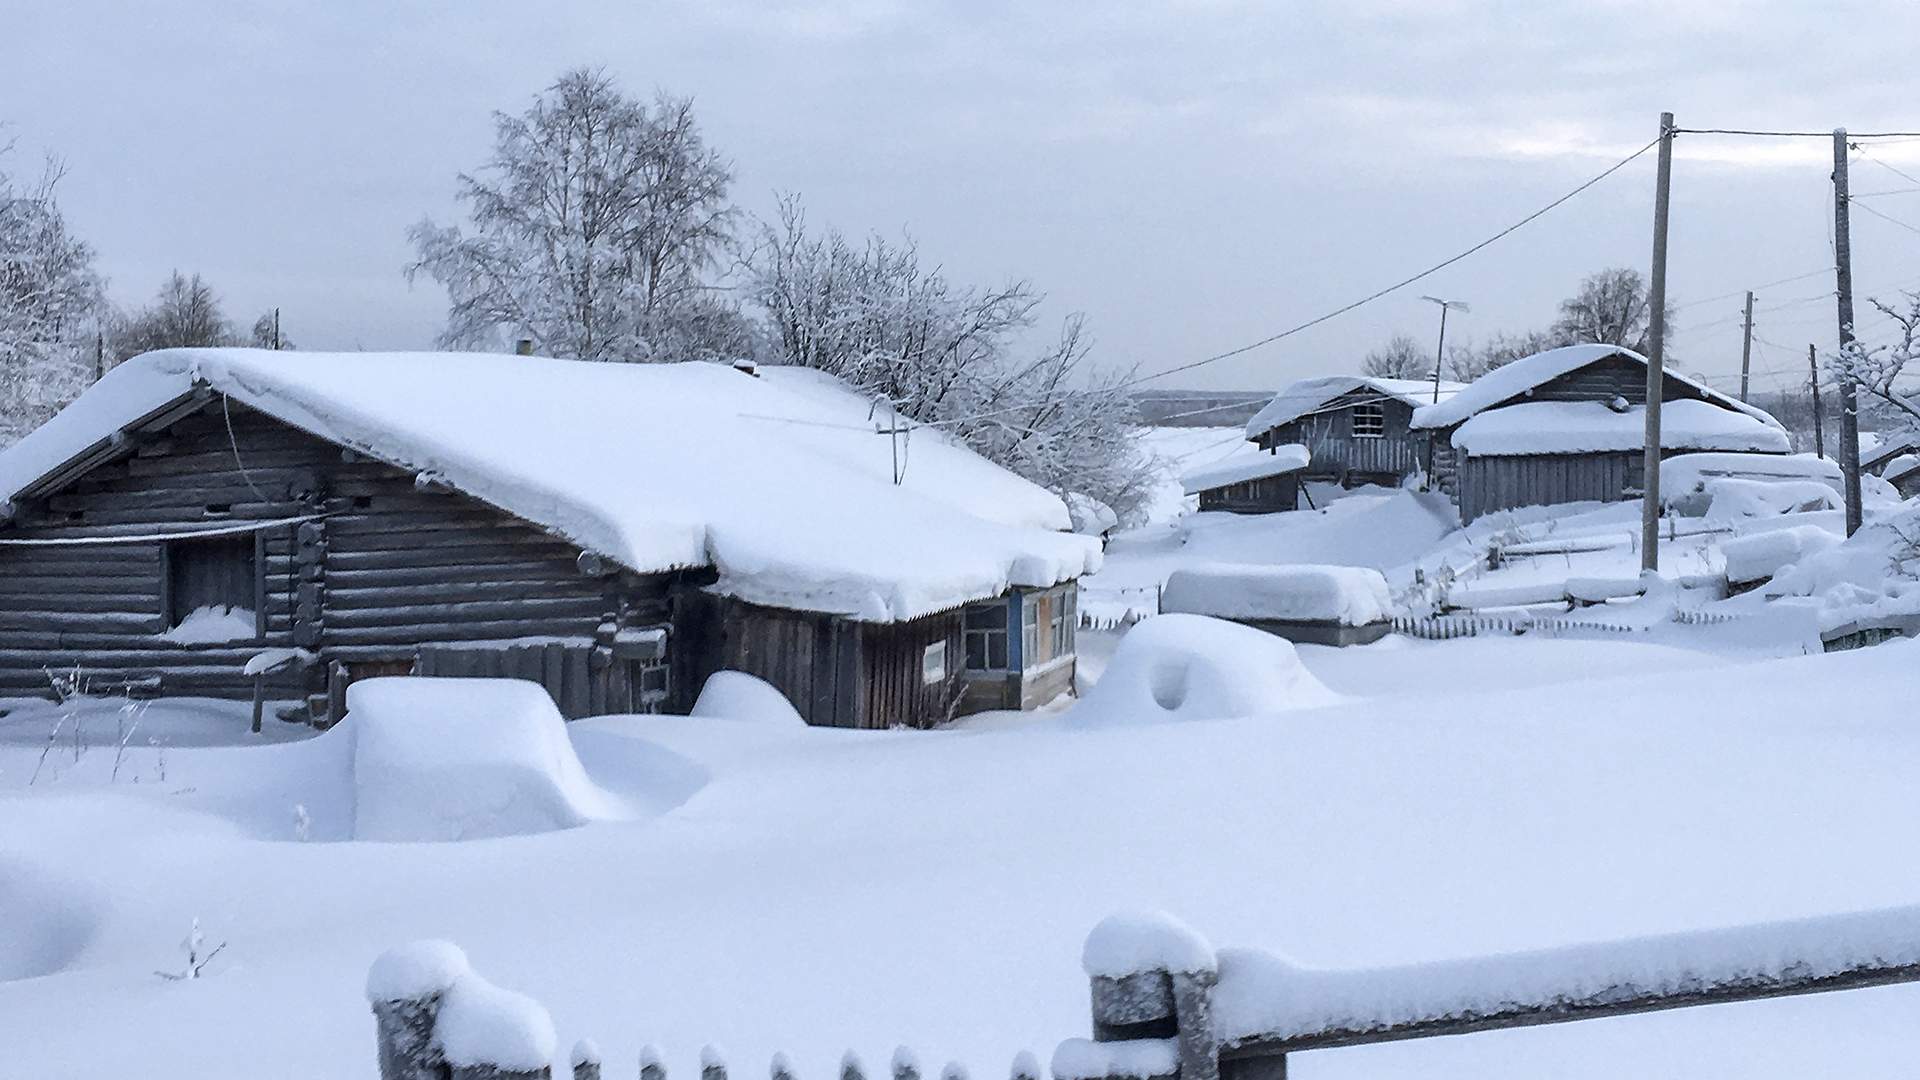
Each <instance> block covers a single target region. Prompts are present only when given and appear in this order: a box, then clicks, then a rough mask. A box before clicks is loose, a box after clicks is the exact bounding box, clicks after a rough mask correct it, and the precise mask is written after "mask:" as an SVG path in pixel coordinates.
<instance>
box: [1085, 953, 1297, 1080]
mask: <svg viewBox="0 0 1920 1080" xmlns="http://www.w3.org/2000/svg"><path fill="white" fill-rule="evenodd" d="M1216 978H1217V976H1216V975H1215V974H1214V973H1213V972H1211V971H1196V972H1170V971H1142V972H1137V973H1135V974H1132V975H1126V976H1121V977H1117V978H1116V977H1110V976H1105V975H1095V976H1093V977H1092V984H1093V991H1092V996H1093V1038H1094V1041H1095V1042H1118V1041H1125V1040H1131V1039H1143V1038H1162V1039H1164V1038H1172V1039H1173V1040H1174V1042H1175V1045H1176V1046H1177V1048H1178V1051H1179V1080H1220V1046H1219V1043H1218V1042H1217V1041H1216V1040H1215V1038H1214V1034H1213V986H1214V982H1215V980H1216ZM1280 1069H1281V1072H1280V1073H1278V1074H1275V1075H1279V1076H1284V1075H1285V1065H1284V1063H1283V1064H1282V1065H1281V1066H1280Z"/></svg>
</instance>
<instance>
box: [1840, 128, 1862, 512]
mask: <svg viewBox="0 0 1920 1080" xmlns="http://www.w3.org/2000/svg"><path fill="white" fill-rule="evenodd" d="M1848 216H1849V215H1848V208H1847V129H1846V128H1834V129H1833V276H1834V281H1835V284H1836V285H1837V289H1836V291H1837V293H1838V294H1839V298H1840V311H1839V315H1840V358H1841V366H1840V472H1841V475H1842V476H1844V477H1845V478H1846V490H1847V535H1848V536H1852V535H1853V534H1854V533H1856V532H1859V531H1860V415H1859V411H1858V403H1857V402H1856V401H1855V400H1854V395H1853V367H1852V364H1853V242H1852V239H1851V236H1850V232H1849V230H1850V228H1851V226H1850V225H1849V223H1848Z"/></svg>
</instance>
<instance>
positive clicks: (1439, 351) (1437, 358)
mask: <svg viewBox="0 0 1920 1080" xmlns="http://www.w3.org/2000/svg"><path fill="white" fill-rule="evenodd" d="M1420 299H1422V300H1425V301H1427V302H1428V303H1430V304H1439V305H1440V344H1438V345H1436V346H1434V349H1433V400H1434V401H1435V402H1438V401H1439V400H1440V365H1441V363H1442V362H1443V361H1444V359H1445V358H1446V355H1447V309H1448V308H1452V309H1453V310H1455V311H1472V310H1473V309H1472V308H1470V307H1468V306H1467V302H1466V301H1465V300H1442V299H1440V298H1439V297H1437V296H1423V297H1421V298H1420Z"/></svg>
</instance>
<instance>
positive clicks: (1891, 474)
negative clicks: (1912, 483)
mask: <svg viewBox="0 0 1920 1080" xmlns="http://www.w3.org/2000/svg"><path fill="white" fill-rule="evenodd" d="M1915 469H1920V455H1916V454H1901V455H1900V456H1899V457H1896V458H1894V459H1893V460H1892V461H1889V462H1887V467H1886V468H1885V469H1884V470H1882V471H1881V473H1880V476H1881V478H1882V479H1884V480H1887V481H1889V482H1891V483H1898V482H1899V481H1901V480H1904V479H1906V478H1907V475H1908V474H1909V473H1912V472H1913V471H1914V470H1915Z"/></svg>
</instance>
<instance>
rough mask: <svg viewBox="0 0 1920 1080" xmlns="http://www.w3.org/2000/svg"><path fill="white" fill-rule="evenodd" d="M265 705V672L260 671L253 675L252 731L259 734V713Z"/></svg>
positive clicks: (264, 708)
mask: <svg viewBox="0 0 1920 1080" xmlns="http://www.w3.org/2000/svg"><path fill="white" fill-rule="evenodd" d="M266 707H267V673H266V672H264V671H263V672H261V673H259V674H258V675H255V676H254V677H253V733H254V734H255V735H258V734H260V714H261V713H263V712H265V711H266Z"/></svg>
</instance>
